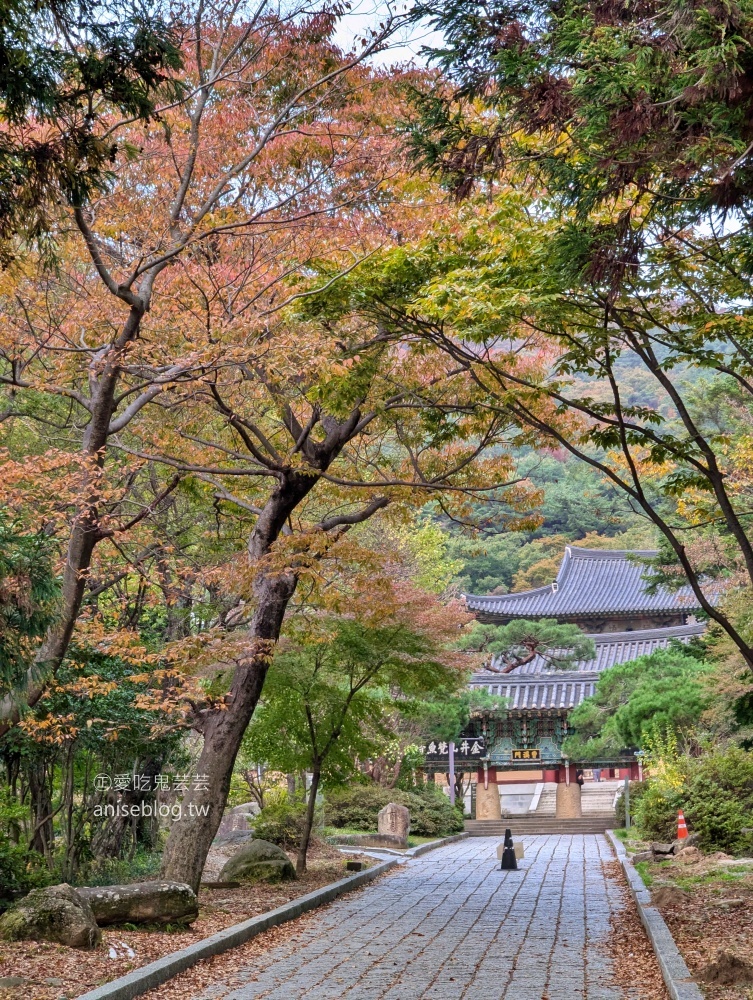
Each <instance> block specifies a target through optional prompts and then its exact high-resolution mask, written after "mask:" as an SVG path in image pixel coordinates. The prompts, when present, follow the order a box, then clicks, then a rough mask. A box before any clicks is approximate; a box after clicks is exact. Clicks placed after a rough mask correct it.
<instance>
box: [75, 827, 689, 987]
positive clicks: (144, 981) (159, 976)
mask: <svg viewBox="0 0 753 1000" xmlns="http://www.w3.org/2000/svg"><path fill="white" fill-rule="evenodd" d="M467 836H468V834H467V833H459V834H457V835H456V836H454V837H444V838H443V839H441V840H432V841H430V842H429V843H428V844H420V845H419V846H418V847H413V848H411V849H410V850H408V851H406V852H405V854H404V856H405V857H407V858H416V857H419V856H420V855H422V854H426V852H427V851H433V850H434V848H436V847H443V846H444V845H445V844H452V843H454V842H455V841H458V840H465V838H466V837H467ZM398 864H400V860H399V859H397V858H395V860H394V861H392V860H390V861H385V862H383V863H382V864H379V865H375V866H374V867H373V868H367V869H366V871H364V872H358V873H357V874H355V875H351V876H349V877H348V878H344V879H341V880H340V881H339V882H333V883H332V884H331V885H326V886H324V888H322V889H317V890H316V891H315V892H310V893H308V894H307V895H305V896H300V897H299V898H298V899H294V900H292V901H291V902H290V903H286V904H285V905H284V906H278V907H277V909H276V910H270V911H269V913H261V914H260V915H259V916H258V917H251V919H250V920H244V921H243V923H240V924H235V925H233V926H232V927H226V928H225V930H224V931H219V932H218V933H217V934H213V935H212V936H211V937H208V938H204V940H203V941H197V942H196V944H192V945H190V946H189V947H188V948H183V949H182V950H181V951H174V952H172V954H170V955H165V956H164V958H158V959H157V961H156V962H150V963H149V965H143V966H142V967H141V968H140V969H134V970H133V972H129V973H128V975H126V976H121V977H120V978H119V979H113V981H112V982H110V983H105V984H104V986H98V987H97V988H96V989H94V990H90V991H89V992H88V993H82V994H81V996H79V997H78V1000H132V998H133V997H138V996H141V995H142V994H143V993H147V992H148V991H149V990H152V989H154V988H155V987H156V986H161V985H162V984H163V983H166V982H167V981H168V980H170V979H173V978H174V977H175V976H177V975H178V974H179V973H181V972H185V970H186V969H190V968H191V966H193V965H196V964H197V963H198V962H201V961H202V960H203V959H205V958H211V957H212V956H213V955H220V954H222V952H224V951H229V950H230V949H231V948H237V947H238V945H241V944H244V943H245V942H246V941H250V940H251V938H254V937H256V936H257V934H262V933H263V932H264V931H266V930H269V928H270V927H277V926H278V925H279V924H284V923H286V922H287V921H288V920H295V918H296V917H300V916H301V915H302V914H304V913H308V912H309V910H315V909H316V908H317V907H318V906H323V905H324V904H325V903H331V902H332V900H333V899H337V897H338V896H342V895H343V894H344V893H346V892H350V891H351V889H357V888H359V886H362V885H366V884H367V883H368V882H371V881H373V879H375V878H378V877H379V876H380V875H383V874H384V873H385V872H387V871H389V870H390V869H391V868H394V867H395V865H398ZM682 1000H685V997H683V998H682ZM688 1000H691V998H690V997H688Z"/></svg>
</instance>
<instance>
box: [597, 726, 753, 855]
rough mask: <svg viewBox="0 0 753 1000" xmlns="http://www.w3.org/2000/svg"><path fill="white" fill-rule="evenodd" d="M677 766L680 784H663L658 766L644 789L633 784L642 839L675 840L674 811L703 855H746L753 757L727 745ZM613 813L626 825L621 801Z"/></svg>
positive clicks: (634, 815) (752, 813)
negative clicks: (682, 818)
mask: <svg viewBox="0 0 753 1000" xmlns="http://www.w3.org/2000/svg"><path fill="white" fill-rule="evenodd" d="M678 764H679V767H678V773H679V775H680V779H681V780H679V781H678V782H667V781H665V780H664V779H663V776H662V773H661V772H662V769H661V766H659V767H658V773H657V774H656V775H654V776H653V777H651V778H649V779H648V780H647V781H645V782H643V783H642V784H639V783H638V782H631V785H630V803H631V808H630V811H631V815H632V819H633V823H634V825H635V826H636V827H637V828H638V832H639V833H640V835H641V836H642V837H644V838H645V839H646V840H659V841H663V842H665V843H666V842H667V841H671V840H674V839H675V837H676V836H677V811H678V809H682V811H683V813H684V815H685V819H686V821H687V823H688V827H689V829H690V830H691V831H692V832H693V833H697V834H698V835H699V838H700V846H701V848H702V849H703V850H705V851H726V852H728V853H730V854H737V853H739V852H741V851H747V850H749V848H750V836H749V834H746V833H744V832H743V831H744V830H745V829H749V828H750V827H751V826H753V754H752V753H750V752H749V751H746V750H743V749H741V748H740V747H737V746H734V745H729V746H726V747H716V748H713V749H711V748H709V749H706V750H705V751H704V752H703V753H701V754H700V756H691V755H683V756H681V757H680V758H679V761H678ZM616 811H617V821H618V822H619V823H620V824H621V825H624V821H625V808H624V801H623V799H622V796H620V799H619V800H618V802H617V806H616Z"/></svg>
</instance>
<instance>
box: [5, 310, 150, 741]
mask: <svg viewBox="0 0 753 1000" xmlns="http://www.w3.org/2000/svg"><path fill="white" fill-rule="evenodd" d="M144 309H145V307H144V306H143V305H141V304H139V305H138V306H133V307H132V308H131V311H130V313H129V315H128V318H127V320H126V321H125V323H124V325H123V329H122V331H121V332H120V334H119V336H118V338H117V340H116V341H115V343H114V344H113V345H112V346H111V347H110V349H109V351H108V353H107V354H105V355H104V356H103V357H97V358H96V364H95V363H93V365H92V374H93V377H94V376H95V375H96V379H97V381H96V388H95V390H94V392H93V393H92V396H91V418H90V420H89V423H88V424H87V428H86V432H85V434H84V440H83V444H82V448H81V456H82V457H83V459H84V460H85V462H88V463H89V466H88V468H87V469H86V472H85V474H84V477H83V482H82V484H81V494H80V500H79V506H78V510H77V512H76V515H75V517H74V519H73V525H72V528H71V534H70V538H69V541H68V551H67V553H66V559H65V563H64V568H63V582H62V586H61V599H60V609H59V613H58V616H57V619H56V621H55V624H54V625H52V626H51V628H50V629H49V631H48V633H47V636H46V637H45V640H44V642H43V644H42V646H41V647H40V649H39V650H38V652H37V654H36V656H35V657H34V665H33V667H31V668H30V669H29V670H28V671H27V677H26V689H25V691H23V692H22V693H21V695H22V698H21V700H23V701H24V702H25V703H26V704H27V705H29V706H34V705H36V703H37V702H38V701H39V700H40V698H42V696H43V695H44V693H45V691H46V690H47V684H48V682H49V679H50V677H51V676H54V674H55V673H56V671H57V670H58V668H59V667H60V664H61V663H62V662H63V659H64V658H65V654H66V653H67V652H68V645H69V643H70V641H71V636H72V635H73V630H74V628H75V625H76V621H77V620H78V616H79V612H80V611H81V605H82V603H83V599H84V593H85V589H86V583H87V580H88V577H89V569H90V567H91V561H92V554H93V552H94V547H95V546H96V544H97V542H98V541H99V540H100V537H101V536H100V534H99V528H100V524H99V504H100V502H101V497H100V490H101V476H100V471H101V469H102V467H103V465H104V455H105V450H106V448H107V439H108V436H109V428H110V422H111V420H112V416H113V413H114V412H115V408H116V404H115V389H116V387H117V384H118V379H119V377H120V365H121V362H122V360H123V357H124V351H125V349H126V348H127V346H128V344H129V343H130V342H131V341H132V340H135V339H136V337H137V336H138V334H139V329H140V325H141V318H142V316H143V314H144ZM99 366H101V371H100V370H99ZM20 717H21V712H20V707H19V692H15V691H13V692H11V693H10V694H7V695H5V696H4V697H3V698H2V699H0V720H1V721H0V736H4V735H5V733H7V732H8V730H9V729H10V728H11V727H12V726H13V725H15V724H16V723H17V722H18V720H19V719H20Z"/></svg>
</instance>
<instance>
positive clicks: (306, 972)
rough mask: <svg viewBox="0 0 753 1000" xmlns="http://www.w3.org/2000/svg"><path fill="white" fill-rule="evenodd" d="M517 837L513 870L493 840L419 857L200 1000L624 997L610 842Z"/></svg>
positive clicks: (350, 897)
mask: <svg viewBox="0 0 753 1000" xmlns="http://www.w3.org/2000/svg"><path fill="white" fill-rule="evenodd" d="M522 839H523V841H524V843H525V848H526V858H525V860H524V861H523V862H521V870H520V871H518V872H502V871H499V863H498V862H497V861H496V857H495V850H496V845H497V843H498V841H497V840H496V839H495V840H492V839H486V838H471V839H470V840H465V841H460V842H459V843H456V844H451V845H448V846H447V847H444V848H440V849H438V850H435V851H432V852H430V853H429V854H426V855H424V856H423V857H421V858H416V859H415V860H412V861H410V862H408V863H407V864H405V865H403V866H401V867H400V868H399V869H397V870H396V871H395V872H393V873H392V874H389V875H387V876H386V877H384V878H382V879H380V880H378V881H377V882H376V883H374V885H371V886H368V887H367V888H365V889H363V890H360V891H356V892H354V893H352V894H350V895H347V896H344V897H343V898H342V899H340V900H337V901H336V902H334V903H332V904H331V905H330V906H328V907H326V908H324V909H322V910H320V911H318V913H317V914H316V916H315V918H314V919H312V920H308V921H307V922H306V923H305V924H304V925H302V926H301V928H300V930H299V931H298V932H297V933H294V934H293V935H292V936H291V937H290V939H289V940H288V941H287V942H286V943H285V944H284V945H281V946H279V947H277V948H275V949H273V950H272V951H268V952H265V953H264V954H263V955H260V956H259V959H258V961H256V962H254V963H252V964H250V965H247V966H244V967H242V968H234V969H233V970H232V984H231V983H230V982H228V983H224V984H223V983H216V984H215V985H213V986H212V987H210V988H209V989H207V990H205V991H204V992H203V993H202V994H201V996H200V997H198V998H197V1000H210V998H212V997H216V998H219V997H222V998H223V1000H256V998H262V997H263V998H265V1000H298V998H305V1000H341V998H343V1000H424V998H425V1000H477V998H478V1000H544V998H545V1000H582V998H586V1000H625V998H626V994H625V993H623V992H622V991H621V990H620V989H619V988H618V987H617V986H616V985H615V982H614V978H613V975H612V964H611V960H610V957H609V949H608V942H607V939H608V935H609V919H610V915H611V914H612V913H614V912H618V911H619V910H620V909H621V907H622V905H623V904H622V901H621V895H620V891H619V889H618V888H617V886H615V885H614V884H612V883H611V882H609V881H608V880H607V879H606V878H605V877H604V874H603V871H602V868H601V862H602V861H607V860H611V859H612V857H613V856H612V854H611V852H610V849H609V846H608V844H607V841H606V839H605V838H604V837H602V836H597V835H586V836H562V837H554V836H552V837H524V838H522ZM605 944H606V947H605ZM239 984H241V985H239Z"/></svg>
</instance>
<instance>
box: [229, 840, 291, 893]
mask: <svg viewBox="0 0 753 1000" xmlns="http://www.w3.org/2000/svg"><path fill="white" fill-rule="evenodd" d="M295 877H296V876H295V868H294V867H293V865H292V864H291V862H290V858H289V857H288V856H287V854H286V853H285V851H283V850H282V848H281V847H278V846H277V844H270V843H269V841H268V840H252V841H250V842H249V843H248V844H244V845H243V847H241V849H240V850H239V851H238V852H237V853H236V854H234V855H233V857H232V858H230V860H229V861H228V862H227V864H226V865H225V867H224V868H223V869H222V871H221V872H220V880H221V881H223V882H226V881H227V882H247V883H254V882H287V881H290V880H292V879H295Z"/></svg>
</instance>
